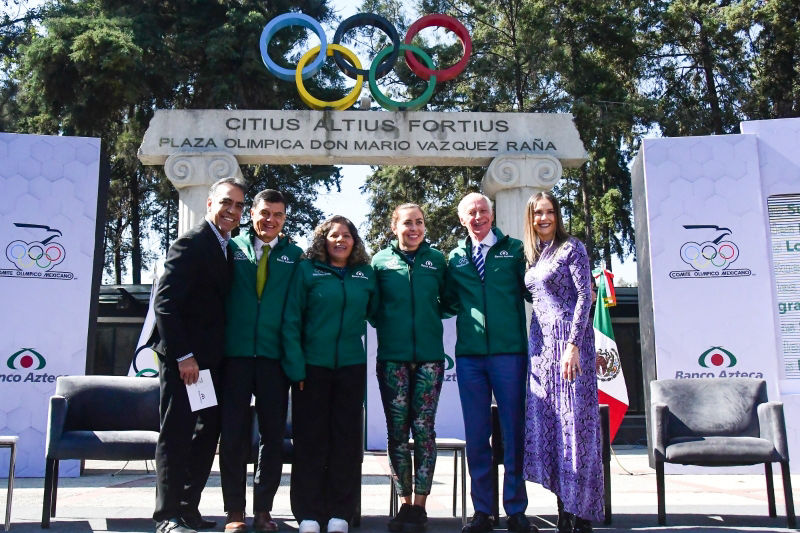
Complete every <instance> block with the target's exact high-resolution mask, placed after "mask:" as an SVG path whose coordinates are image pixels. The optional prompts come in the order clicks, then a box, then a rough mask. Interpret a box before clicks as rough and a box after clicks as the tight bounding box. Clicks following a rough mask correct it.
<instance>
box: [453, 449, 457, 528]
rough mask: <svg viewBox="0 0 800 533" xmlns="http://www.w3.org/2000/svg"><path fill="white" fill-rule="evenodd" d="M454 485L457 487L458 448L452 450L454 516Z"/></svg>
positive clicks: (454, 505) (454, 510) (454, 514)
mask: <svg viewBox="0 0 800 533" xmlns="http://www.w3.org/2000/svg"><path fill="white" fill-rule="evenodd" d="M456 487H458V450H457V449H456V450H453V516H456V490H457V489H456Z"/></svg>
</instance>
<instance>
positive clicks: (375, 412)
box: [367, 317, 464, 450]
mask: <svg viewBox="0 0 800 533" xmlns="http://www.w3.org/2000/svg"><path fill="white" fill-rule="evenodd" d="M442 324H443V325H444V353H445V357H446V359H445V367H444V383H442V394H441V396H440V397H439V409H438V410H437V411H436V436H437V437H438V438H451V439H463V438H464V419H463V418H462V417H461V400H459V398H458V382H456V366H455V360H456V358H455V355H454V354H455V348H456V319H455V317H453V318H448V319H447V320H443V321H442ZM377 356H378V339H377V337H376V335H375V329H374V328H372V327H371V326H369V325H368V326H367V449H368V450H385V449H386V417H385V416H384V414H383V404H382V403H381V393H380V391H379V390H378V379H377V377H375V361H376V359H377Z"/></svg>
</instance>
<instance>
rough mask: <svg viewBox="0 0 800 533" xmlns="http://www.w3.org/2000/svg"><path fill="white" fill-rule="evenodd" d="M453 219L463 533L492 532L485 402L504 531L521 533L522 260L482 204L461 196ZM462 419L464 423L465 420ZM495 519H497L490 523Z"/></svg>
mask: <svg viewBox="0 0 800 533" xmlns="http://www.w3.org/2000/svg"><path fill="white" fill-rule="evenodd" d="M458 218H459V220H460V222H461V225H463V226H464V227H465V228H467V233H468V236H467V238H466V239H464V240H462V241H461V242H460V243H459V246H458V247H456V248H455V249H454V250H453V251H451V252H450V256H449V258H448V263H447V283H446V286H447V288H446V294H445V302H446V304H447V306H448V308H449V310H450V311H451V312H454V313H455V314H456V315H457V319H456V331H457V340H456V376H457V378H458V392H459V396H460V398H461V409H462V412H463V413H464V432H465V436H466V441H467V461H468V464H469V473H470V478H471V479H472V490H471V495H472V503H473V507H474V509H475V514H474V515H473V517H472V520H471V521H470V523H469V524H467V525H466V526H464V529H463V532H462V533H484V532H486V531H489V530H491V529H492V522H491V517H490V515H492V514H493V510H492V494H493V491H492V478H491V466H492V450H491V447H490V446H489V437H490V435H491V432H492V416H491V402H492V395H493V394H494V397H495V399H496V400H497V409H498V415H499V419H500V429H501V431H502V434H503V466H504V469H505V474H504V480H503V507H504V508H505V511H506V515H507V516H508V530H509V531H513V532H515V533H528V532H529V531H531V529H532V526H531V524H530V522H529V521H528V519H527V517H526V516H525V509H526V507H527V506H528V497H527V494H526V492H525V480H524V479H523V477H522V461H523V454H522V450H523V448H522V445H523V439H524V436H525V432H524V423H525V374H526V369H527V353H528V338H527V334H526V331H525V304H524V302H523V299H524V298H525V295H526V294H528V293H527V291H526V289H525V283H524V275H525V254H524V253H523V249H522V242H521V241H519V240H517V239H512V238H510V237H508V236H506V235H503V233H502V232H500V230H499V229H497V228H493V227H492V222H493V221H494V214H493V212H492V204H491V201H490V200H489V198H487V197H486V196H484V195H482V194H479V193H470V194H468V195H466V196H465V197H464V198H463V199H462V200H461V202H460V203H459V204H458ZM467 415H468V416H467ZM496 518H497V517H496Z"/></svg>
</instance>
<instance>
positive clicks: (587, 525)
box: [572, 516, 593, 533]
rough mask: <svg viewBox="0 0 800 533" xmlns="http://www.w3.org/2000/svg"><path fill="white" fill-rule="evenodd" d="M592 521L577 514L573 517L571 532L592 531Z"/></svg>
mask: <svg viewBox="0 0 800 533" xmlns="http://www.w3.org/2000/svg"><path fill="white" fill-rule="evenodd" d="M592 531H593V529H592V522H591V521H590V520H584V519H583V518H580V517H578V516H576V517H575V525H574V526H572V533H592Z"/></svg>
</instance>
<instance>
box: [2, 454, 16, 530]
mask: <svg viewBox="0 0 800 533" xmlns="http://www.w3.org/2000/svg"><path fill="white" fill-rule="evenodd" d="M8 451H9V461H8V489H7V492H6V522H5V530H6V531H8V530H9V529H10V528H11V504H12V503H13V501H14V471H15V469H16V463H17V443H16V442H13V443H12V444H11V447H10V449H9V450H8Z"/></svg>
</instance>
